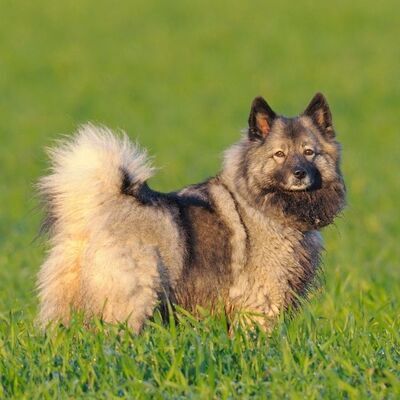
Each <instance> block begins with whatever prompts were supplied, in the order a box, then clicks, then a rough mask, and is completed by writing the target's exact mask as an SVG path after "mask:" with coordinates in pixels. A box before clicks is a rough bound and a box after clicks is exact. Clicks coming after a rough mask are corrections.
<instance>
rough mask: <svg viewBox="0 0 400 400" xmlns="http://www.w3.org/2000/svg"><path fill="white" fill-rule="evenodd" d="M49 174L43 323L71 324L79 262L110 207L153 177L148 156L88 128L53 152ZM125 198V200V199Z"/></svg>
mask: <svg viewBox="0 0 400 400" xmlns="http://www.w3.org/2000/svg"><path fill="white" fill-rule="evenodd" d="M49 154H50V159H51V173H50V174H49V175H48V176H45V177H43V178H42V179H40V181H39V184H38V186H39V190H40V193H41V194H42V197H43V200H44V205H45V209H46V213H47V217H46V219H45V223H44V228H45V229H47V230H48V231H49V234H50V240H51V245H52V247H51V250H50V252H49V255H48V257H47V259H46V261H45V262H44V264H43V265H42V267H41V270H40V272H39V281H38V289H39V296H40V302H41V307H40V308H41V310H40V317H39V318H40V322H41V323H42V324H46V323H47V322H48V321H50V320H53V319H57V320H61V321H63V322H67V320H68V318H69V312H70V307H74V305H75V304H78V303H79V299H78V298H77V297H78V293H79V287H78V285H79V280H80V279H79V276H80V257H81V254H82V251H83V249H84V247H85V242H86V241H87V238H88V236H89V234H90V231H91V230H92V229H93V228H96V227H94V226H93V223H94V221H96V220H97V218H96V216H99V214H101V213H102V212H105V210H106V209H107V203H108V202H113V201H118V198H119V197H121V196H124V197H125V196H126V195H125V194H124V193H123V191H124V190H123V189H124V188H125V189H126V188H127V187H129V188H131V187H132V188H133V187H140V185H142V184H143V183H144V182H145V181H146V180H147V179H148V178H150V177H151V176H152V174H153V171H154V170H153V168H152V167H151V165H150V163H149V160H148V157H147V154H146V152H145V151H142V150H140V149H139V148H138V147H137V146H136V145H134V144H133V143H132V142H130V141H129V139H128V137H127V136H126V135H125V134H122V135H121V136H120V137H118V136H116V135H115V134H113V132H112V131H110V130H109V129H107V128H104V127H97V126H94V125H91V124H87V125H84V126H82V127H81V128H79V130H78V132H77V134H76V135H75V136H73V137H72V138H71V139H68V140H65V141H61V142H60V143H59V145H58V146H57V147H55V148H53V149H50V151H49ZM121 198H122V197H121Z"/></svg>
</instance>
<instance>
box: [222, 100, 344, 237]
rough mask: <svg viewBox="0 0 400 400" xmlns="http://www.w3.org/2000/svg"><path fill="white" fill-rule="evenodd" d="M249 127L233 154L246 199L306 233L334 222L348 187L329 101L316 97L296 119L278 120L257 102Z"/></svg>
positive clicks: (269, 110) (252, 107)
mask: <svg viewBox="0 0 400 400" xmlns="http://www.w3.org/2000/svg"><path fill="white" fill-rule="evenodd" d="M248 122H249V126H248V131H247V137H246V138H245V139H244V140H243V141H242V142H241V143H240V145H239V146H237V147H236V150H235V151H234V152H233V153H231V154H233V155H234V158H236V162H235V164H236V167H237V168H236V181H237V182H239V186H240V191H241V192H242V195H243V194H244V195H245V196H246V197H247V198H249V199H250V200H251V201H253V202H254V203H255V204H256V205H258V206H261V207H263V208H268V209H269V211H271V208H272V209H273V210H275V211H278V212H280V213H281V215H282V216H283V217H284V218H285V217H286V218H287V217H289V220H291V221H296V223H297V224H298V225H300V227H301V228H302V229H315V228H320V227H322V226H325V225H328V224H329V223H331V222H332V221H333V218H334V217H335V216H336V215H337V214H338V213H339V212H340V210H341V209H342V208H343V206H344V201H345V200H344V199H345V188H344V183H343V179H342V174H341V172H340V166H339V163H340V145H339V143H338V142H337V141H336V139H335V131H334V129H333V124H332V115H331V112H330V109H329V106H328V103H327V101H326V99H325V97H324V96H323V95H322V94H320V93H317V94H316V95H315V96H314V98H313V99H312V100H311V102H310V104H309V105H308V106H307V107H306V109H305V111H304V112H303V113H301V114H300V115H299V116H297V117H293V118H287V117H283V116H280V115H277V114H276V113H275V112H274V111H273V110H272V109H271V107H270V106H269V105H268V104H267V102H266V101H265V100H264V99H263V98H262V97H257V98H255V99H254V101H253V103H252V106H251V110H250V116H249V121H248ZM237 150H239V152H238V151H237ZM229 154H230V153H229V152H228V154H227V156H228V158H229ZM238 157H239V160H238ZM237 161H239V162H237ZM228 164H229V162H228Z"/></svg>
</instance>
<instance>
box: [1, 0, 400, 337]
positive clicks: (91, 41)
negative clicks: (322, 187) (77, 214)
mask: <svg viewBox="0 0 400 400" xmlns="http://www.w3.org/2000/svg"><path fill="white" fill-rule="evenodd" d="M399 4H400V3H399V2H398V1H394V0H393V1H391V0H389V1H383V2H376V1H372V0H367V1H361V0H356V1H352V2H348V1H344V0H339V1H335V2H313V1H299V2H293V1H287V0H283V1H279V2H268V1H249V2H229V1H220V0H218V1H213V2H204V1H191V2H188V1H183V0H174V1H169V2H163V1H154V2H152V1H142V0H138V1H132V2H129V1H116V2H106V1H79V2H78V1H64V2H52V1H48V0H45V1H42V0H40V1H35V2H27V1H26V2H16V1H9V0H3V1H1V3H0V21H1V23H0V139H1V146H0V314H2V315H7V313H8V311H9V310H10V309H12V310H16V311H18V310H22V311H23V313H24V316H25V317H24V318H28V319H29V320H32V319H33V317H34V313H35V309H36V299H35V293H34V283H35V275H36V273H37V271H38V268H39V265H40V262H41V260H42V258H43V256H44V247H43V244H42V241H41V240H35V236H36V234H37V230H38V225H39V220H40V212H39V211H38V210H37V209H36V207H37V200H36V198H35V191H34V182H35V181H36V180H37V178H38V177H39V176H40V175H41V174H43V173H44V172H45V171H46V168H47V167H48V163H47V160H46V156H45V153H44V148H45V147H46V146H49V145H51V144H52V143H53V142H54V140H55V139H56V138H58V137H60V135H61V134H69V133H71V132H73V131H74V130H75V129H76V127H77V126H78V125H79V124H80V123H83V122H86V121H93V122H98V123H103V124H105V125H108V126H110V127H111V128H121V129H123V130H126V131H127V132H128V134H129V135H130V137H131V138H132V139H135V138H137V139H138V140H139V142H140V143H141V144H142V145H143V146H145V147H147V148H148V149H149V151H150V154H152V155H154V156H155V164H156V165H157V166H160V167H162V168H161V170H160V171H159V173H158V175H157V176H156V178H154V179H153V181H152V185H153V187H155V188H157V189H160V190H172V189H176V188H179V187H181V186H183V185H185V184H188V183H192V182H197V181H200V180H201V179H203V178H205V177H207V176H209V175H212V174H214V173H215V172H216V171H217V170H218V168H219V165H220V160H221V152H222V151H223V150H224V149H225V148H226V147H227V146H228V145H229V144H231V143H233V142H234V141H235V140H237V139H238V137H239V135H240V130H241V129H242V128H244V127H245V126H246V121H247V116H248V111H249V106H250V102H251V100H252V99H253V97H255V96H256V95H263V96H264V97H265V98H266V99H267V100H268V102H269V103H270V104H271V106H272V107H273V108H274V109H275V110H276V111H277V112H279V113H282V114H286V115H294V114H297V113H299V112H301V111H302V110H303V109H304V107H305V106H306V105H307V103H308V101H309V100H310V99H311V97H312V96H313V94H314V93H315V92H316V91H322V92H323V93H324V94H325V95H326V96H327V98H328V100H329V102H330V105H331V109H332V112H333V117H334V123H335V126H336V129H337V132H338V138H339V140H340V141H341V142H342V144H343V171H344V174H345V179H346V183H347V186H348V192H349V196H348V203H349V205H348V207H347V209H346V211H345V213H344V214H343V217H342V218H341V219H340V220H338V221H337V223H336V224H335V225H334V226H332V227H329V228H328V229H326V230H325V234H324V236H325V238H326V248H327V254H326V256H325V261H324V269H325V272H326V273H325V276H326V278H325V280H326V288H325V292H324V294H321V295H319V296H318V297H317V299H312V300H311V302H310V305H309V306H308V307H309V308H310V310H311V312H312V313H317V314H318V315H321V316H324V317H326V318H328V319H329V318H334V317H335V316H336V317H338V318H341V317H340V316H342V317H343V318H346V316H348V315H349V314H351V313H353V312H354V313H356V315H357V316H356V318H360V319H365V320H368V321H374V318H377V316H378V315H381V316H382V313H383V314H384V313H386V314H385V315H387V318H389V319H390V321H391V322H390V323H391V324H392V325H393V323H395V324H397V323H398V318H399V317H398V309H399V297H400V296H399V293H400V284H399V283H400V282H399V280H400V279H399V278H400V269H399V267H400V265H399V263H400V262H399V260H400V246H399V239H400V218H399V217H400V212H399V201H400V179H399V167H400V162H399V157H400V132H399V126H400V125H399V109H400V79H399V67H400V46H399V45H398V40H399V37H400V24H399V14H400V5H399ZM360 309H362V310H363V311H362V312H360ZM357 310H358V311H357ZM385 318H386V317H385ZM380 321H381V322H379V323H378V322H376V324H378V325H379V326H378V327H376V325H374V322H371V324H372V325H371V326H375V328H376V329H378V331H379V330H381V331H382V332H383V331H384V330H385V329H386V328H385V323H386V322H387V323H388V324H389V322H388V321H389V320H388V319H382V320H380ZM385 321H386V322H385ZM396 326H398V325H396ZM371 329H373V328H371Z"/></svg>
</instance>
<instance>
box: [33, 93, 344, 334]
mask: <svg viewBox="0 0 400 400" xmlns="http://www.w3.org/2000/svg"><path fill="white" fill-rule="evenodd" d="M327 107H328V106H327V103H326V100H324V98H323V99H321V95H317V96H316V97H315V98H314V99H313V101H312V102H311V103H310V105H309V106H308V107H307V109H306V111H305V112H304V113H303V114H302V115H300V116H299V117H295V118H285V117H280V116H278V115H277V114H275V113H274V112H273V111H272V109H271V108H270V107H269V106H268V105H267V103H266V102H265V101H264V100H263V99H262V100H260V98H257V99H256V100H255V101H254V103H253V106H252V110H251V113H250V117H249V133H248V135H246V136H244V137H243V138H242V139H241V141H240V142H239V143H237V144H235V145H234V146H233V147H231V148H230V149H229V150H228V151H227V152H226V153H225V160H224V165H223V168H222V171H221V172H220V173H219V174H218V175H217V176H216V177H215V178H211V179H209V180H208V181H206V182H204V183H201V184H198V185H192V186H189V187H187V188H184V189H183V190H181V191H179V192H173V193H167V194H164V193H158V192H156V191H154V190H152V189H150V188H149V187H148V185H147V183H146V180H147V178H148V177H149V176H150V175H151V173H152V169H151V167H149V166H148V161H147V159H146V157H145V156H144V153H143V152H141V151H140V150H138V149H137V147H135V146H133V145H132V144H130V143H129V142H128V141H127V139H126V138H123V139H122V140H120V139H118V138H116V137H115V136H113V135H112V134H111V133H110V131H108V130H105V128H96V127H93V126H91V125H90V126H86V127H83V128H81V129H80V131H79V132H78V135H77V136H76V137H75V138H73V139H72V141H71V142H69V143H67V144H64V145H62V147H61V148H58V149H56V150H55V151H54V152H53V153H52V154H53V163H54V164H53V172H52V174H51V175H49V176H48V177H45V178H43V179H42V180H41V183H40V188H41V191H42V193H43V195H44V198H45V199H46V200H47V205H46V210H47V212H48V215H49V217H48V218H47V221H48V222H47V225H49V224H51V229H50V230H49V233H50V236H51V237H50V239H51V245H52V248H51V250H50V252H49V255H48V257H47V259H46V261H45V263H44V264H43V266H42V268H41V271H40V273H39V295H40V322H41V323H42V325H45V324H47V323H48V322H50V321H52V320H59V321H62V322H64V323H68V321H69V318H70V310H71V309H72V310H73V309H76V310H80V311H83V312H84V313H85V314H86V315H87V317H90V316H92V315H98V316H101V317H103V318H104V320H106V321H109V322H118V321H125V320H126V321H127V322H128V324H129V325H130V326H131V328H132V329H133V330H135V331H136V332H138V331H140V329H141V328H142V326H143V324H144V322H145V321H146V319H147V318H149V317H150V316H151V315H152V313H153V311H154V309H155V308H156V307H157V306H162V305H164V306H165V302H166V301H171V302H172V303H176V304H179V305H180V306H183V307H184V308H186V309H188V310H189V311H191V312H193V313H196V311H197V307H198V306H202V307H207V308H210V309H216V308H217V307H218V305H222V306H223V308H224V309H225V312H226V313H227V314H228V315H229V317H230V318H231V319H232V320H233V318H234V315H235V314H237V312H239V311H240V312H247V313H253V314H255V315H256V316H255V317H254V318H255V320H256V321H257V322H259V323H260V324H261V325H262V326H264V327H265V328H266V329H268V328H270V327H271V324H272V321H273V320H274V319H275V317H276V316H277V315H278V314H279V313H280V312H281V311H282V310H284V309H287V308H288V307H290V306H296V305H297V304H298V299H299V297H302V296H303V297H304V296H305V295H306V294H307V291H308V290H309V288H310V287H311V286H312V284H313V282H314V280H315V276H316V274H317V271H318V265H319V262H320V254H321V250H322V244H321V237H320V234H319V232H318V231H317V229H319V228H321V227H323V226H326V225H328V224H330V223H331V222H332V221H333V219H334V217H335V216H336V215H337V214H338V213H339V212H340V211H341V209H342V208H343V206H344V198H345V188H344V184H343V179H342V175H341V172H340V168H339V162H340V148H339V145H338V143H337V142H336V140H335V137H334V131H333V128H332V122H331V114H330V111H329V108H327ZM328 111H329V112H328ZM310 149H312V151H313V154H312V155H311V153H310ZM306 150H307V151H306ZM279 152H281V153H282V154H284V155H283V156H282V155H281V154H280V153H279ZM298 169H301V170H302V171H303V172H302V174H303V175H304V176H302V177H301V179H300V178H298V177H297V175H299V174H297V172H298ZM296 171H297V172H296ZM296 174H297V175H296Z"/></svg>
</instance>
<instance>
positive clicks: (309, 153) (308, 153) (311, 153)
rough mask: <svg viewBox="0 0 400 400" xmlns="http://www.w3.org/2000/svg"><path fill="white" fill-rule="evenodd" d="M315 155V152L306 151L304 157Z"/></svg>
mask: <svg viewBox="0 0 400 400" xmlns="http://www.w3.org/2000/svg"><path fill="white" fill-rule="evenodd" d="M313 154H314V151H313V150H311V149H305V150H304V155H306V156H312V155H313Z"/></svg>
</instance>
